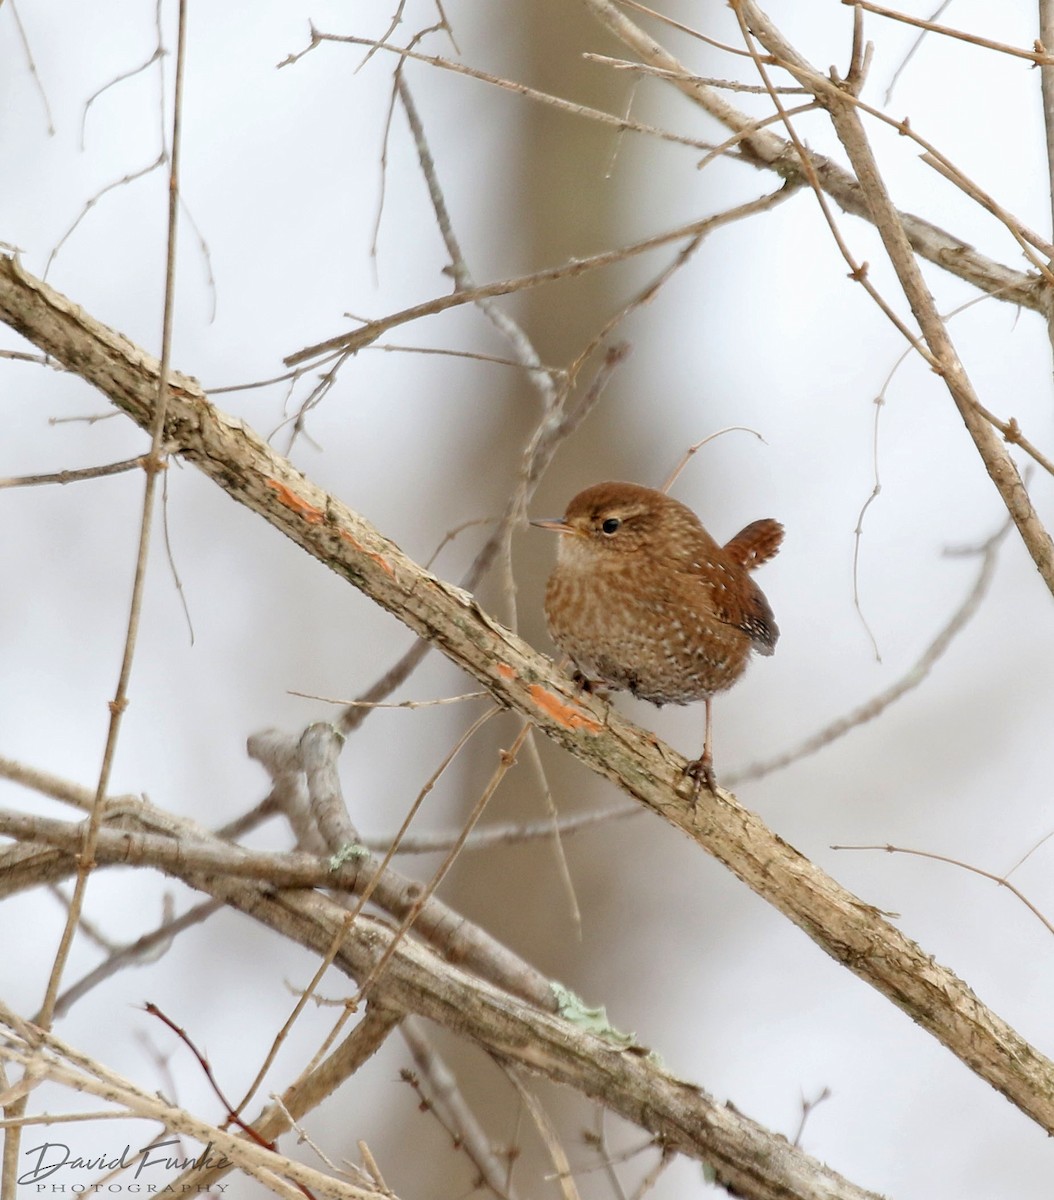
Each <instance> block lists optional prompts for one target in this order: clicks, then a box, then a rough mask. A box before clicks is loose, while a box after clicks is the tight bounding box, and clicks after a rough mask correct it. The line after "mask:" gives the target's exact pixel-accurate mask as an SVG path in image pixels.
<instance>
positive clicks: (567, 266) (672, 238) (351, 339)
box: [282, 192, 780, 367]
mask: <svg viewBox="0 0 1054 1200" xmlns="http://www.w3.org/2000/svg"><path fill="white" fill-rule="evenodd" d="M773 194H774V195H779V194H780V193H779V192H776V193H773ZM765 199H768V197H765ZM751 203H757V201H752V202H751ZM742 207H743V206H742V205H740V206H738V207H737V208H736V209H732V210H729V213H717V214H715V215H714V216H712V217H704V218H703V219H702V220H699V221H690V222H689V223H688V224H687V225H681V226H678V227H677V228H676V229H669V230H666V232H664V233H659V234H655V235H653V236H652V237H648V238H644V239H643V240H641V241H639V242H632V243H630V244H629V245H627V246H622V247H620V248H619V249H616V250H605V251H603V252H602V253H600V254H594V255H592V256H590V257H589V258H576V259H573V260H572V261H571V262H567V263H563V264H562V265H560V266H555V267H546V268H544V269H543V270H541V271H533V272H531V273H530V274H529V275H519V276H515V277H514V278H512V279H503V280H497V281H496V282H494V283H485V284H480V285H479V286H478V287H474V288H462V289H461V290H459V291H456V292H444V293H443V295H441V296H436V297H435V298H434V299H432V300H426V301H425V302H424V303H422V304H415V305H414V306H413V307H412V308H405V309H403V310H402V311H400V312H397V313H391V314H389V315H388V316H386V317H380V318H379V319H377V320H374V321H367V322H366V323H365V324H363V325H361V326H360V327H359V328H358V329H355V330H352V331H351V332H350V333H342V334H338V335H337V336H336V337H332V338H329V339H327V340H326V341H324V342H317V343H315V344H314V345H312V346H305V347H304V348H303V349H302V350H297V351H295V352H294V353H292V354H287V355H286V357H285V358H284V359H283V360H282V361H283V362H284V363H285V364H286V366H288V367H296V366H300V365H301V364H303V363H306V362H311V361H313V360H315V359H317V358H320V357H321V356H323V355H327V354H332V353H333V352H334V351H340V352H341V353H342V354H351V353H355V352H357V351H359V350H361V349H362V348H363V347H364V346H368V345H370V344H371V343H372V342H375V341H376V340H377V339H378V338H379V337H380V336H381V334H383V333H386V332H387V331H388V330H389V329H394V328H395V327H396V326H398V325H405V324H407V323H408V322H410V321H417V320H420V319H421V318H422V317H431V316H435V315H436V314H438V313H441V312H446V311H447V310H448V309H451V308H459V307H460V306H461V305H463V304H476V303H478V302H479V301H480V300H486V299H489V298H491V297H493V296H509V295H512V294H513V293H514V292H523V291H527V290H529V289H530V288H535V287H541V286H542V285H543V284H546V283H556V282H557V281H559V280H562V279H575V278H577V277H578V276H579V275H584V274H586V273H587V272H589V271H595V270H597V269H598V268H601V267H610V266H616V265H617V264H619V263H623V262H626V261H627V260H628V259H631V258H635V257H636V256H637V255H639V254H646V253H647V252H648V251H649V250H657V249H659V248H660V247H662V246H667V245H669V244H670V243H671V242H679V241H690V240H691V239H694V238H697V237H699V236H700V235H705V234H707V233H710V232H711V231H712V230H714V229H716V228H718V227H719V226H721V225H726V224H728V222H729V221H731V220H736V219H738V216H739V215H740V210H741V208H742ZM730 213H731V214H732V215H729V214H730Z"/></svg>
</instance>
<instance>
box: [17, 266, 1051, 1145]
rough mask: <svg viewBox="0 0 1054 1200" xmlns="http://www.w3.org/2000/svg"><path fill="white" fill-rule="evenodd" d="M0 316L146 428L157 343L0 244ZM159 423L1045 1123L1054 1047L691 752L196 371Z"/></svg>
mask: <svg viewBox="0 0 1054 1200" xmlns="http://www.w3.org/2000/svg"><path fill="white" fill-rule="evenodd" d="M0 319H2V320H4V321H6V322H7V323H8V324H10V325H11V326H12V327H13V328H15V329H17V330H18V331H19V332H20V333H22V334H23V335H24V336H26V337H27V338H29V340H30V341H32V342H33V343H34V344H35V345H37V346H38V347H39V348H40V349H43V350H45V351H46V352H47V353H49V354H51V355H53V356H54V357H55V358H57V359H59V360H60V361H61V362H62V363H64V364H65V365H66V366H67V367H69V368H70V369H71V370H74V371H76V372H77V373H79V374H80V375H81V376H82V377H83V378H84V379H86V380H87V381H88V382H90V383H92V384H93V385H94V386H96V387H98V388H100V389H101V390H102V391H103V392H104V393H105V394H106V395H107V396H108V397H109V399H110V400H111V401H112V402H113V403H114V404H116V405H117V406H118V407H119V408H121V409H122V410H123V411H124V412H126V413H127V414H128V415H129V416H131V417H132V418H133V419H134V420H135V421H136V422H137V423H138V424H140V425H141V426H143V427H144V428H147V427H149V422H150V418H151V415H152V412H153V404H154V397H155V394H156V376H157V371H158V364H157V361H156V360H155V359H153V358H152V357H151V356H149V355H148V354H146V353H145V352H144V351H142V350H141V349H139V348H138V347H136V346H134V345H132V343H130V342H129V341H128V340H127V339H125V338H123V337H122V336H121V335H120V334H117V333H115V332H114V331H113V330H110V329H108V328H106V327H105V326H103V325H101V324H100V323H99V322H97V321H94V320H93V319H92V318H91V317H89V316H88V315H87V314H86V313H84V312H82V311H81V310H80V309H78V308H77V307H76V305H74V304H72V303H71V302H70V301H69V300H67V299H66V298H65V297H63V296H61V295H60V294H58V293H57V292H55V291H53V290H52V289H51V288H49V287H47V285H45V284H43V283H42V282H40V281H39V280H37V279H34V278H33V277H32V276H30V275H29V274H27V273H26V272H25V271H24V270H23V269H22V268H21V267H20V266H19V264H18V263H17V262H16V261H15V260H14V259H13V258H10V257H6V256H0ZM170 389H171V394H170V399H169V410H168V418H167V421H166V429H165V433H166V438H167V440H168V442H169V443H170V444H171V445H172V446H173V448H174V450H175V452H177V453H179V454H181V455H182V456H183V457H184V458H186V459H187V460H188V461H190V462H192V463H194V464H195V465H197V466H198V467H199V468H200V469H201V470H202V471H203V472H204V473H205V474H206V475H207V476H208V477H209V478H210V479H212V480H214V481H215V482H216V483H217V484H219V486H220V487H222V488H223V489H224V490H225V491H226V492H228V493H229V494H230V495H231V496H232V497H233V498H234V499H236V500H238V501H239V503H241V504H244V505H246V506H247V507H249V508H251V509H252V510H253V511H255V512H258V513H259V514H260V515H261V516H263V517H264V518H265V519H266V520H267V521H268V522H270V523H271V524H272V525H274V526H275V528H277V529H279V530H280V531H281V532H282V533H284V534H285V535H286V536H287V537H289V538H291V539H292V540H293V541H295V542H296V543H297V545H299V546H300V547H302V548H303V549H304V550H306V551H307V552H308V553H309V554H312V555H314V556H315V557H316V558H318V559H319V560H320V561H321V562H323V563H325V565H326V566H328V567H329V568H330V569H331V570H333V571H335V572H336V573H337V574H339V575H341V576H342V577H343V578H345V579H347V580H348V581H349V582H350V583H352V584H354V586H355V587H357V588H359V589H360V590H362V591H363V592H364V593H366V594H367V595H368V596H369V597H370V598H371V599H373V600H374V601H375V602H376V603H377V604H379V605H381V606H382V607H384V608H385V609H387V610H388V611H389V612H391V613H392V614H393V615H395V616H396V617H398V618H399V620H401V621H402V622H403V623H404V624H406V625H407V626H409V627H410V628H411V629H412V630H413V631H414V632H415V633H417V634H418V635H420V636H421V637H424V638H427V639H428V640H429V641H431V642H432V643H433V644H434V645H435V646H436V647H437V648H438V649H440V650H441V651H442V652H443V653H444V654H445V655H446V656H447V657H448V658H450V660H451V661H452V662H454V663H456V664H457V665H458V666H460V667H462V668H463V669H464V670H465V671H467V672H468V673H469V674H470V675H473V676H474V677H475V678H477V679H479V680H480V681H481V682H482V683H483V684H484V686H485V687H487V688H488V689H489V690H490V692H491V693H492V694H493V695H494V697H495V698H496V700H497V701H498V702H499V703H500V704H502V705H505V706H507V707H509V708H513V709H516V710H518V711H519V712H521V713H522V714H523V715H524V716H526V717H527V718H528V719H529V720H531V721H532V722H533V723H534V724H535V725H536V726H537V727H538V728H539V729H540V730H541V731H542V732H543V733H545V734H546V735H547V736H548V737H550V738H552V739H553V740H554V741H556V742H558V743H559V744H560V745H562V746H564V747H565V748H566V749H567V750H569V751H570V752H571V753H572V754H574V755H575V756H576V757H577V758H579V759H580V760H581V761H582V762H583V763H585V764H586V765H587V766H588V767H589V768H590V769H591V770H593V771H596V772H597V773H599V774H601V775H603V776H605V777H606V778H608V779H610V780H611V781H612V782H614V783H615V784H616V785H617V786H618V787H620V788H622V789H623V790H624V791H626V792H627V793H629V794H630V795H631V796H634V797H635V798H636V799H637V800H639V801H640V802H641V803H643V804H645V805H647V806H648V807H649V808H652V809H654V810H655V811H656V812H657V813H659V814H660V815H661V816H662V817H664V818H665V819H666V820H667V821H669V822H670V823H671V824H673V825H676V826H677V827H678V828H680V829H681V830H683V831H684V832H685V833H686V834H687V835H688V836H689V837H691V838H692V839H694V840H695V841H696V842H698V843H699V845H700V846H702V847H703V848H704V849H706V850H707V851H708V852H709V853H710V854H712V855H714V856H715V857H716V858H718V859H719V860H720V861H721V862H723V863H724V864H725V865H726V866H728V867H729V869H730V870H732V871H733V872H734V873H735V874H736V875H737V876H738V877H739V878H740V879H742V880H743V881H744V882H745V883H746V884H747V885H748V886H749V887H751V888H752V889H753V890H754V891H755V892H757V894H758V895H760V896H762V897H763V898H764V899H766V900H767V901H768V902H769V903H771V904H772V905H774V906H775V907H776V908H777V909H779V911H780V912H782V913H784V914H785V915H786V916H787V917H789V918H790V920H792V921H793V922H794V923H795V924H796V925H798V926H799V927H800V928H801V929H803V930H804V931H805V932H806V933H807V934H808V935H809V936H810V937H811V938H812V939H813V940H814V941H815V942H816V943H817V944H818V945H819V946H821V947H822V948H823V949H824V950H825V951H826V952H827V953H828V954H829V955H831V956H832V957H833V958H834V959H836V960H837V961H838V962H840V963H843V964H844V965H846V966H847V967H849V969H850V970H852V971H853V972H854V973H855V974H857V975H858V976H860V978H862V979H864V980H866V981H867V982H868V983H870V984H871V985H872V986H874V987H875V988H877V989H878V990H879V991H880V992H881V993H882V994H883V995H885V996H886V997H888V998H889V999H890V1000H892V1001H893V1002H894V1003H895V1004H897V1005H898V1006H899V1007H900V1008H902V1009H903V1010H904V1011H905V1012H906V1013H908V1014H909V1015H910V1016H911V1018H912V1019H913V1020H914V1021H916V1022H917V1023H918V1024H919V1025H921V1026H922V1027H923V1028H924V1029H927V1030H928V1031H929V1032H930V1033H932V1034H933V1035H934V1036H935V1037H936V1038H938V1039H939V1040H940V1041H941V1042H942V1043H943V1044H944V1045H946V1046H947V1047H948V1048H949V1049H950V1050H952V1052H953V1053H954V1054H956V1055H957V1056H958V1057H959V1058H960V1059H961V1060H962V1061H963V1062H964V1063H966V1064H967V1065H968V1066H969V1067H970V1068H971V1069H972V1070H973V1071H975V1072H976V1073H977V1074H978V1075H979V1076H980V1077H981V1078H983V1079H985V1080H986V1081H987V1082H989V1083H990V1084H991V1085H992V1086H993V1087H995V1088H996V1089H998V1090H999V1091H1000V1092H1002V1093H1003V1094H1004V1095H1006V1096H1007V1097H1008V1098H1009V1099H1010V1100H1011V1101H1012V1102H1013V1103H1014V1104H1016V1105H1017V1106H1018V1107H1019V1108H1020V1109H1021V1110H1022V1111H1023V1112H1025V1113H1027V1114H1028V1115H1029V1116H1031V1117H1032V1118H1033V1119H1034V1120H1036V1121H1037V1122H1038V1123H1039V1124H1040V1125H1041V1126H1042V1127H1043V1128H1044V1129H1046V1130H1047V1131H1048V1132H1052V1133H1054V1063H1052V1062H1051V1061H1050V1060H1049V1059H1047V1058H1046V1057H1044V1056H1043V1055H1041V1054H1039V1053H1038V1052H1037V1051H1036V1050H1034V1049H1033V1048H1032V1047H1031V1046H1030V1045H1029V1044H1028V1043H1027V1042H1026V1041H1025V1040H1024V1039H1023V1038H1022V1037H1020V1035H1019V1034H1018V1033H1017V1032H1016V1031H1015V1030H1013V1029H1012V1028H1011V1027H1010V1026H1009V1025H1007V1024H1006V1022H1004V1021H1003V1020H1002V1019H1001V1018H1000V1017H999V1016H997V1015H996V1014H995V1013H993V1012H991V1011H990V1010H989V1009H987V1008H986V1007H985V1006H984V1005H983V1004H982V1003H981V1001H980V1000H979V999H978V998H977V997H976V996H975V995H974V993H973V992H972V991H971V990H970V989H969V988H968V987H967V986H966V985H965V984H964V983H963V982H962V981H961V980H960V979H958V978H957V977H956V976H955V975H954V974H953V973H952V972H950V971H948V970H946V969H945V968H943V967H941V966H939V965H938V964H937V963H935V962H934V961H933V959H932V958H931V957H930V956H929V955H927V954H925V953H924V952H923V951H922V950H921V948H920V947H919V946H918V945H916V944H915V943H914V942H913V941H911V939H910V938H908V937H906V936H905V935H904V934H902V933H901V932H900V931H899V930H898V929H896V928H895V927H894V926H893V925H891V924H889V922H887V921H886V920H884V919H883V918H882V917H881V916H880V915H879V913H878V912H876V911H875V909H874V908H872V907H871V906H870V905H868V904H866V903H864V902H863V901H861V900H859V899H857V898H856V897H855V896H853V895H852V894H851V893H850V892H848V891H846V889H845V888H843V887H841V886H840V885H839V884H838V883H837V882H835V880H833V879H832V878H830V877H829V876H828V875H826V874H825V873H824V872H823V871H821V870H820V869H819V868H817V867H815V866H814V865H813V864H812V863H810V862H809V861H808V860H807V859H805V858H804V857H803V856H802V855H801V854H799V853H798V851H796V850H795V849H794V848H793V847H792V846H788V845H787V843H786V842H784V841H783V840H782V839H781V838H779V837H778V836H777V835H776V834H774V833H773V832H772V831H771V830H770V829H768V827H767V826H766V825H765V824H764V823H763V822H762V821H761V820H760V819H759V818H758V817H757V816H755V814H753V813H751V812H749V811H748V810H746V809H744V808H742V807H741V806H740V805H739V804H738V803H737V802H736V800H735V798H734V797H732V796H730V795H728V794H727V793H722V794H720V795H717V796H714V797H712V798H709V799H707V800H705V801H704V802H702V803H700V804H699V805H698V806H697V807H696V806H694V805H693V804H692V803H691V800H690V798H688V796H687V792H688V790H689V789H686V787H685V780H684V774H683V772H684V768H685V766H686V762H685V759H684V758H683V757H682V756H681V755H679V754H677V753H675V752H674V751H672V750H671V749H670V748H669V747H667V746H666V745H664V744H663V743H662V742H660V741H658V740H657V739H656V738H655V737H654V736H653V735H652V734H649V733H646V732H644V731H643V730H640V729H638V728H637V727H636V726H635V725H633V724H632V723H631V722H629V721H627V720H625V719H624V718H622V717H621V716H619V715H618V714H617V713H616V712H614V711H613V710H611V709H610V708H609V707H608V706H607V705H606V704H604V703H603V702H602V701H600V700H598V699H596V698H593V697H588V696H583V695H581V694H580V693H579V692H578V691H577V690H576V689H575V688H574V686H573V685H572V684H571V682H570V681H569V680H567V679H566V678H564V677H563V676H562V675H560V674H559V673H557V672H556V671H555V669H554V667H553V664H552V663H551V662H550V660H549V659H547V658H545V657H544V656H543V655H541V654H539V653H537V651H535V650H533V649H532V648H531V647H530V646H528V645H527V644H526V643H525V642H523V641H521V640H520V639H519V638H518V637H516V636H515V635H514V634H512V633H510V632H509V631H508V630H507V629H504V628H503V627H502V626H500V625H499V624H498V623H497V622H495V621H494V620H493V619H492V618H491V617H489V616H488V615H487V613H485V612H484V611H483V610H482V609H481V608H480V607H479V605H478V604H477V603H476V601H475V600H474V598H473V597H472V596H470V595H469V594H468V593H466V592H463V591H461V590H460V589H458V588H455V587H452V586H451V585H450V584H448V583H444V582H443V581H442V580H441V579H437V578H436V577H435V576H434V575H432V574H430V573H429V572H428V571H425V570H423V569H422V568H421V567H420V566H418V565H417V564H416V563H414V562H413V561H412V560H411V559H409V558H408V557H407V556H406V555H404V554H403V553H402V551H400V550H399V548H398V547H397V546H396V545H395V544H394V543H393V542H391V541H389V540H388V539H387V538H385V537H384V536H382V535H381V534H380V533H379V532H378V531H377V530H376V529H375V528H374V527H373V526H372V525H371V524H370V523H369V522H368V521H366V520H365V519H364V518H363V517H361V516H359V515H358V514H357V513H355V512H353V511H352V510H351V509H349V508H348V507H347V506H346V505H344V504H343V503H341V502H340V501H339V500H337V499H335V498H334V497H332V496H328V495H326V493H324V492H323V491H322V490H321V489H320V488H318V487H316V486H315V485H314V484H313V483H311V482H310V480H308V479H306V478H305V477H304V476H303V475H301V474H300V473H299V472H298V471H296V470H295V469H294V468H293V467H292V466H291V465H290V464H289V463H288V462H287V461H286V460H285V459H283V458H282V457H281V456H280V455H278V454H276V453H275V452H274V451H273V450H272V449H271V448H270V447H269V446H267V445H266V443H264V442H263V441H262V440H261V439H260V438H259V437H258V436H257V435H256V434H255V433H254V432H253V431H252V430H250V429H249V428H247V427H246V426H245V425H244V424H243V423H242V422H240V421H236V420H233V419H232V418H231V417H229V416H226V415H225V414H224V413H222V412H220V411H219V410H218V409H216V408H215V407H214V406H213V405H212V404H210V403H209V401H208V399H207V397H206V396H205V395H204V394H203V392H202V391H201V389H200V387H199V386H198V385H197V383H195V381H194V380H192V379H190V378H188V377H185V376H180V375H174V377H173V379H172V380H171V383H170Z"/></svg>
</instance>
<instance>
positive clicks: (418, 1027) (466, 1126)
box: [399, 1017, 516, 1200]
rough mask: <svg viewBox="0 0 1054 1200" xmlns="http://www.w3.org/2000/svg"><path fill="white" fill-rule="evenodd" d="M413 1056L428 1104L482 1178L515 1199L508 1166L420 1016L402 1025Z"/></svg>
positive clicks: (505, 1199)
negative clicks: (423, 1084) (426, 1085)
mask: <svg viewBox="0 0 1054 1200" xmlns="http://www.w3.org/2000/svg"><path fill="white" fill-rule="evenodd" d="M399 1032H400V1033H401V1034H402V1037H403V1041H405V1042H406V1044H407V1046H408V1047H409V1049H410V1054H411V1055H412V1056H413V1060H414V1066H415V1067H416V1068H417V1070H418V1072H419V1073H420V1074H421V1075H422V1076H423V1077H424V1079H425V1080H426V1081H427V1084H428V1089H427V1094H428V1104H429V1107H430V1108H431V1109H432V1111H433V1112H434V1113H435V1115H436V1117H437V1118H438V1119H439V1120H440V1122H441V1123H442V1125H443V1128H444V1129H445V1130H446V1131H447V1132H448V1133H449V1134H450V1136H451V1138H453V1139H454V1142H455V1145H457V1146H458V1148H459V1149H461V1150H464V1152H465V1153H466V1154H467V1155H468V1157H469V1159H470V1160H471V1162H472V1163H473V1165H474V1166H475V1168H476V1170H477V1171H479V1174H480V1178H481V1179H482V1180H483V1182H484V1183H485V1184H486V1186H487V1187H488V1188H490V1190H491V1191H492V1192H493V1193H494V1194H495V1195H496V1196H499V1197H501V1198H502V1200H514V1198H515V1196H516V1192H515V1191H514V1190H513V1189H512V1188H511V1187H509V1186H508V1185H507V1181H506V1177H505V1176H506V1167H505V1165H504V1164H503V1163H502V1162H501V1161H500V1160H499V1159H498V1156H497V1155H496V1154H495V1152H494V1147H493V1146H492V1145H491V1143H490V1139H489V1138H488V1137H487V1135H486V1132H485V1131H484V1129H483V1126H482V1125H481V1124H480V1122H479V1121H478V1119H477V1118H476V1115H475V1113H474V1112H473V1111H472V1108H471V1107H470V1105H469V1104H468V1103H467V1101H466V1100H465V1097H464V1096H463V1095H462V1094H461V1091H460V1089H459V1088H458V1086H457V1080H456V1079H455V1078H454V1076H453V1074H452V1073H451V1071H450V1069H449V1067H447V1065H446V1063H445V1062H443V1059H442V1058H441V1057H440V1055H439V1053H438V1052H437V1050H436V1048H435V1046H434V1045H433V1044H432V1041H431V1039H430V1038H429V1037H428V1034H427V1033H426V1032H425V1027H424V1024H423V1023H422V1021H421V1020H420V1018H419V1017H407V1018H406V1020H405V1021H403V1023H402V1025H401V1026H400V1027H399Z"/></svg>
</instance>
